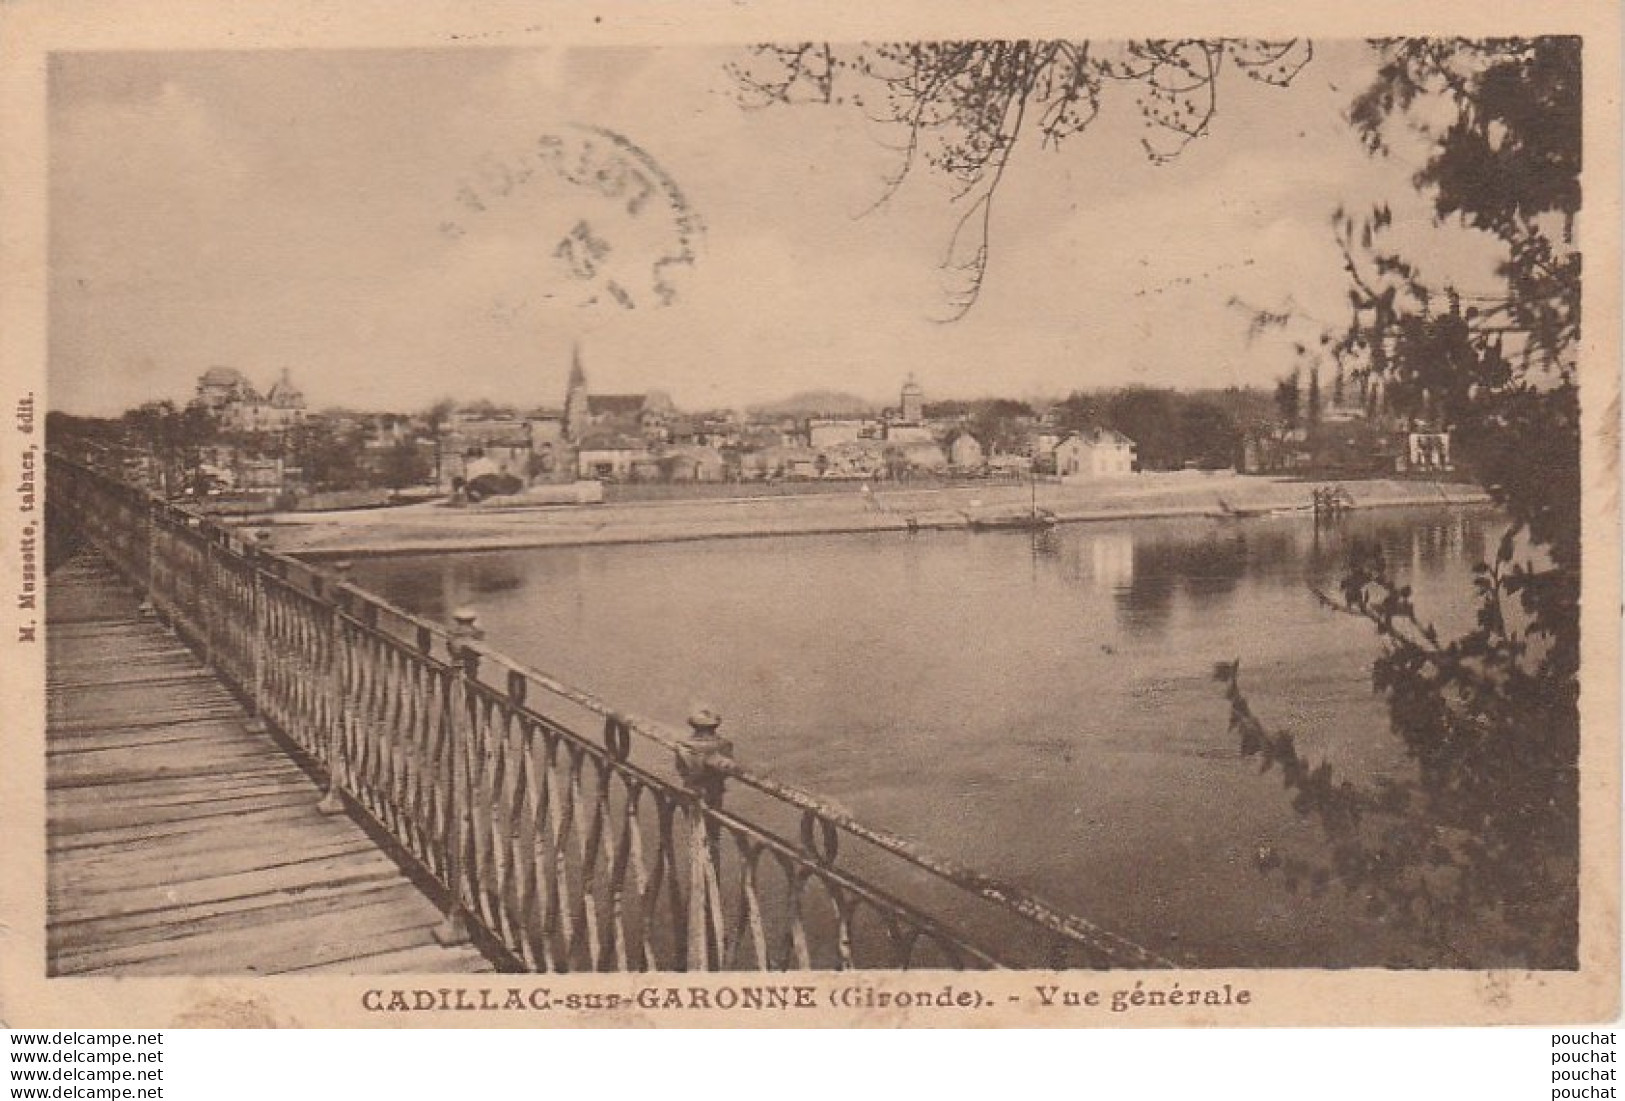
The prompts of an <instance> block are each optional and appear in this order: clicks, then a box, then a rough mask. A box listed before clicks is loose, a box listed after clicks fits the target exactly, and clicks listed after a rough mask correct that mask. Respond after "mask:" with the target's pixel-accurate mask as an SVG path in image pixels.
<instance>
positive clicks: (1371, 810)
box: [1218, 38, 1581, 968]
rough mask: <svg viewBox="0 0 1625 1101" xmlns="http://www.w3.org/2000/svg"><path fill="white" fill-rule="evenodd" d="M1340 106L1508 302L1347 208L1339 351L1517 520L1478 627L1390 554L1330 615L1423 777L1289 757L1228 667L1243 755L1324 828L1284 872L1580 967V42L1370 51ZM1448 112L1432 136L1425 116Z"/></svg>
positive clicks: (1471, 955)
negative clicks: (1453, 633) (1413, 579)
mask: <svg viewBox="0 0 1625 1101" xmlns="http://www.w3.org/2000/svg"><path fill="white" fill-rule="evenodd" d="M1378 48H1379V50H1380V52H1381V58H1382V63H1381V66H1380V68H1379V71H1378V73H1377V76H1376V78H1375V80H1374V81H1373V83H1372V84H1371V86H1370V88H1368V89H1367V90H1366V91H1365V92H1364V93H1363V94H1362V95H1361V96H1360V97H1359V99H1358V100H1357V101H1356V102H1355V104H1354V107H1353V109H1352V110H1351V113H1350V117H1351V119H1352V121H1353V122H1354V124H1355V125H1356V126H1357V127H1358V128H1359V130H1360V133H1361V134H1362V136H1363V138H1364V139H1365V142H1366V144H1367V147H1368V148H1369V149H1370V150H1371V152H1372V153H1373V154H1375V155H1394V153H1393V150H1394V148H1395V146H1396V145H1397V144H1398V142H1400V141H1406V140H1412V141H1414V140H1416V139H1417V138H1418V137H1420V139H1421V140H1422V142H1423V143H1424V146H1425V148H1426V154H1425V158H1424V160H1423V163H1422V165H1421V167H1420V168H1419V169H1418V171H1417V172H1416V174H1415V177H1414V182H1415V186H1416V187H1417V188H1418V189H1419V190H1420V191H1421V192H1422V193H1423V194H1424V195H1426V196H1428V197H1429V198H1430V199H1431V200H1432V202H1433V205H1434V208H1435V210H1436V212H1437V214H1438V216H1439V218H1440V219H1441V220H1446V221H1452V222H1457V223H1460V224H1463V225H1466V226H1469V227H1472V228H1474V229H1478V230H1481V231H1484V232H1487V233H1490V234H1493V235H1494V236H1495V237H1496V238H1498V239H1499V240H1500V242H1501V243H1502V244H1503V246H1504V248H1505V260H1504V262H1503V263H1502V265H1501V267H1500V273H1499V274H1500V277H1501V279H1502V281H1503V287H1502V291H1501V293H1500V294H1498V295H1495V296H1486V297H1483V298H1480V299H1477V300H1472V301H1464V300H1463V297H1462V296H1461V295H1460V294H1459V293H1457V292H1456V291H1455V290H1454V289H1453V288H1451V287H1448V286H1445V287H1440V286H1435V285H1431V284H1430V283H1428V282H1427V281H1426V279H1425V278H1424V277H1423V275H1422V273H1421V270H1420V266H1419V264H1418V263H1417V262H1416V261H1415V260H1414V259H1413V258H1411V257H1408V256H1406V255H1405V254H1404V252H1403V251H1402V250H1401V249H1400V248H1398V247H1395V246H1392V245H1390V244H1388V239H1389V237H1390V235H1391V233H1392V230H1393V226H1392V215H1391V213H1390V211H1389V210H1388V208H1387V207H1386V206H1381V205H1379V206H1376V207H1374V208H1373V209H1372V210H1371V211H1370V213H1369V214H1368V215H1366V216H1365V217H1363V218H1359V219H1356V218H1355V217H1353V216H1351V215H1349V214H1347V213H1345V212H1339V213H1338V215H1337V217H1336V220H1335V224H1336V232H1337V236H1338V241H1339V243H1340V244H1341V246H1342V249H1343V254H1344V260H1345V268H1346V270H1347V273H1348V277H1349V282H1350V291H1349V300H1350V304H1351V311H1350V321H1349V324H1348V327H1347V329H1346V331H1345V332H1343V333H1342V334H1341V335H1340V338H1339V339H1338V340H1337V341H1336V344H1335V349H1336V351H1337V353H1338V354H1339V355H1340V356H1341V357H1342V358H1343V359H1344V360H1346V361H1348V362H1350V363H1352V364H1354V365H1355V369H1356V372H1357V374H1359V375H1360V376H1361V377H1363V378H1365V379H1375V380H1379V381H1380V382H1381V384H1382V385H1383V387H1384V391H1385V397H1386V400H1387V401H1388V403H1389V405H1390V408H1391V409H1392V410H1393V411H1395V412H1397V413H1398V414H1400V415H1402V416H1404V417H1406V418H1408V419H1409V420H1410V421H1412V422H1413V423H1414V422H1417V421H1426V422H1428V423H1429V426H1430V427H1432V428H1435V429H1447V430H1450V431H1451V432H1452V436H1453V439H1454V440H1455V444H1456V448H1455V450H1456V456H1457V460H1458V462H1461V463H1464V464H1465V465H1466V467H1467V468H1468V469H1469V470H1470V471H1471V472H1472V474H1473V475H1474V477H1475V479H1476V480H1478V481H1479V482H1480V483H1481V484H1482V485H1483V486H1484V487H1485V488H1486V489H1487V490H1488V492H1489V493H1490V494H1491V496H1492V497H1493V498H1494V500H1495V501H1496V503H1497V504H1498V505H1499V506H1500V507H1501V508H1502V509H1503V510H1504V511H1505V513H1506V514H1507V516H1508V517H1509V518H1510V526H1509V528H1508V530H1507V532H1506V534H1505V536H1504V537H1503V538H1502V540H1501V541H1500V544H1499V547H1498V549H1497V552H1496V554H1495V556H1494V560H1493V561H1492V562H1487V563H1480V564H1479V565H1478V566H1477V567H1475V572H1474V581H1473V584H1474V593H1473V597H1474V600H1475V603H1476V608H1477V623H1476V626H1475V627H1474V628H1473V629H1472V630H1471V631H1469V632H1468V633H1467V634H1465V635H1463V636H1461V637H1460V638H1455V639H1449V640H1445V639H1442V638H1440V637H1439V634H1438V632H1437V631H1435V630H1434V629H1433V628H1432V627H1431V626H1429V625H1428V624H1427V623H1426V621H1425V620H1424V618H1423V617H1422V616H1421V614H1420V613H1419V612H1418V609H1417V608H1416V607H1415V606H1414V604H1413V603H1412V599H1411V592H1410V590H1409V588H1408V587H1406V586H1405V585H1403V584H1402V583H1401V582H1400V581H1399V580H1398V579H1396V578H1395V577H1394V576H1393V575H1392V573H1391V572H1390V570H1389V569H1388V566H1387V564H1386V563H1385V562H1383V560H1382V559H1381V557H1380V556H1377V555H1375V554H1369V555H1367V556H1365V557H1363V558H1361V559H1359V560H1357V561H1355V562H1354V563H1352V564H1351V567H1350V570H1349V573H1348V575H1347V576H1346V577H1345V578H1344V581H1343V584H1342V591H1341V593H1340V594H1338V595H1337V596H1335V597H1333V596H1330V595H1326V594H1322V599H1323V600H1324V601H1325V602H1326V603H1327V604H1328V605H1330V606H1333V607H1336V608H1339V609H1341V610H1343V611H1346V612H1349V613H1351V614H1353V615H1355V616H1357V617H1359V618H1361V619H1364V620H1365V621H1367V622H1368V623H1370V624H1371V625H1372V626H1373V627H1374V628H1375V630H1376V633H1377V635H1378V636H1379V638H1380V639H1381V652H1380V654H1379V656H1378V657H1377V659H1376V661H1375V663H1374V664H1373V669H1372V681H1373V685H1374V687H1375V688H1376V689H1377V690H1378V691H1379V692H1381V693H1383V694H1384V695H1385V697H1386V698H1387V700H1388V704H1389V716H1390V723H1391V725H1392V727H1393V730H1394V732H1395V733H1396V734H1397V735H1398V736H1399V738H1400V739H1401V741H1402V742H1403V744H1404V746H1405V748H1406V750H1407V752H1408V753H1409V755H1410V757H1411V758H1412V759H1413V760H1414V761H1415V762H1416V776H1415V778H1414V779H1413V780H1410V781H1406V782H1399V781H1395V782H1390V783H1387V784H1384V785H1382V786H1380V787H1378V788H1366V787H1361V786H1359V785H1356V784H1354V783H1352V782H1349V781H1346V780H1338V779H1336V778H1334V776H1333V775H1332V771H1331V769H1330V768H1329V767H1328V766H1326V765H1323V764H1322V765H1319V766H1314V765H1312V764H1311V763H1310V762H1308V761H1306V760H1305V759H1304V758H1303V757H1302V756H1301V755H1299V754H1298V752H1297V750H1296V748H1295V746H1294V745H1293V742H1292V739H1291V737H1290V735H1287V734H1281V733H1276V734H1270V733H1268V732H1267V731H1266V730H1265V728H1264V726H1263V724H1262V723H1261V722H1260V721H1259V720H1258V719H1257V717H1256V716H1254V715H1253V713H1252V711H1251V709H1250V708H1249V707H1248V705H1247V702H1246V699H1245V697H1244V696H1243V694H1242V692H1241V689H1240V674H1239V669H1238V668H1237V666H1236V665H1235V664H1234V663H1229V664H1226V665H1222V666H1220V667H1219V668H1218V675H1219V677H1220V679H1221V680H1223V681H1224V682H1225V683H1226V685H1227V688H1228V692H1229V697H1230V701H1231V726H1232V729H1233V730H1235V731H1237V732H1238V733H1239V735H1240V738H1241V746H1242V749H1243V752H1244V753H1246V754H1248V755H1250V756H1253V757H1256V758H1257V759H1258V760H1260V761H1261V762H1262V764H1263V766H1264V767H1265V768H1267V769H1269V768H1279V770H1280V772H1281V775H1282V777H1283V782H1284V783H1285V785H1286V787H1287V788H1288V789H1289V790H1290V791H1291V792H1292V793H1293V801H1294V806H1296V807H1297V808H1298V809H1299V810H1300V811H1302V812H1303V813H1305V814H1310V815H1313V816H1315V817H1317V818H1318V819H1319V821H1320V822H1321V824H1322V825H1323V826H1324V828H1325V832H1326V834H1327V837H1328V839H1329V841H1330V843H1331V848H1330V851H1331V860H1330V863H1329V864H1314V863H1313V862H1308V861H1302V860H1287V859H1284V858H1282V859H1280V861H1279V865H1278V870H1280V871H1282V872H1284V873H1285V874H1286V876H1287V878H1288V879H1289V881H1291V882H1295V883H1299V882H1301V883H1307V884H1308V885H1309V886H1310V888H1311V889H1324V888H1325V887H1326V886H1328V885H1329V884H1332V883H1339V884H1341V885H1343V886H1344V887H1347V888H1349V889H1351V890H1354V891H1358V892H1360V893H1361V894H1362V895H1363V897H1364V898H1365V899H1366V900H1367V903H1368V905H1369V906H1370V907H1371V909H1372V911H1373V912H1374V913H1378V914H1380V915H1382V916H1383V917H1385V918H1386V919H1388V920H1391V921H1393V922H1396V923H1399V924H1401V925H1403V926H1405V927H1407V928H1410V929H1413V930H1414V931H1416V932H1417V933H1418V934H1420V943H1422V944H1423V945H1425V946H1426V948H1427V949H1428V950H1429V952H1430V953H1431V954H1430V955H1429V956H1427V957H1425V958H1423V959H1421V960H1419V961H1417V962H1424V963H1446V964H1457V965H1480V966H1481V965H1486V964H1498V965H1513V966H1527V967H1558V968H1563V967H1574V966H1576V959H1577V957H1576V952H1577V934H1578V930H1577V913H1578V854H1579V825H1578V822H1579V783H1578V760H1579V744H1580V723H1579V706H1578V700H1579V671H1580V650H1579V592H1580V517H1581V509H1580V505H1581V498H1580V439H1579V393H1578V386H1577V378H1576V375H1577V368H1578V346H1579V337H1580V255H1579V253H1578V251H1577V250H1576V249H1575V247H1574V223H1575V219H1576V217H1577V215H1578V213H1579V205H1580V203H1579V201H1580V190H1579V179H1580V149H1581V145H1580V130H1579V119H1580V53H1579V42H1578V40H1576V39H1566V38H1537V39H1528V40H1496V41H1441V40H1404V41H1394V42H1385V43H1381V44H1379V47H1378ZM1441 116H1443V117H1444V118H1445V119H1446V120H1447V121H1446V122H1445V124H1444V125H1443V126H1442V127H1441V126H1440V125H1439V123H1438V119H1439V118H1440V117H1441Z"/></svg>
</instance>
